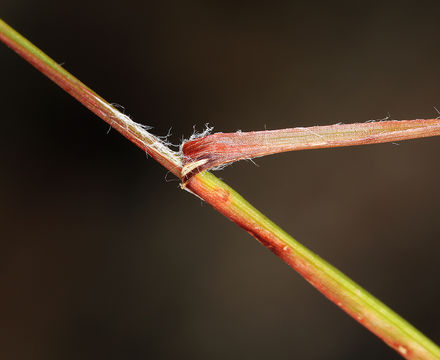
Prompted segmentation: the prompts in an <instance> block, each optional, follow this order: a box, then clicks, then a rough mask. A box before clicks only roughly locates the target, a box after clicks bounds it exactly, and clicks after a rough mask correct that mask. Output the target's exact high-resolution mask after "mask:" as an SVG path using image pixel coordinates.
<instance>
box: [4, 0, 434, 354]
mask: <svg viewBox="0 0 440 360" xmlns="http://www.w3.org/2000/svg"><path fill="white" fill-rule="evenodd" d="M439 10H440V5H439V4H438V2H437V5H435V6H434V7H433V6H430V5H429V3H426V4H422V3H421V2H407V1H401V2H400V3H399V4H398V5H396V4H393V5H387V4H385V3H379V2H378V3H373V2H369V3H368V4H364V5H360V4H359V3H356V2H346V3H335V2H324V3H320V2H312V1H307V2H305V1H304V2H295V1H278V2H255V1H243V2H235V1H195V0H187V1H130V0H127V1H107V0H106V1H104V0H99V1H68V2H59V1H53V0H48V1H35V0H2V1H1V4H0V16H1V17H2V18H3V19H4V20H5V21H6V22H8V23H9V24H10V25H12V26H13V27H15V28H16V29H17V30H18V31H20V32H21V33H23V34H24V35H25V36H27V37H28V38H29V39H30V40H31V41H33V42H34V43H35V44H36V45H37V46H39V47H41V48H42V49H43V50H44V51H46V52H47V53H48V54H49V55H50V56H52V57H53V58H54V59H56V61H58V62H59V63H62V64H63V66H64V67H65V68H66V69H67V70H69V71H71V72H72V73H73V74H74V75H76V76H77V77H79V78H80V79H81V80H82V81H83V82H85V83H86V84H87V85H89V86H90V87H91V88H92V89H94V90H95V91H96V92H98V93H99V94H100V95H102V96H103V97H104V98H105V99H107V100H109V101H110V102H114V103H117V104H120V105H122V106H124V107H125V112H126V114H128V115H130V116H132V117H133V119H134V120H136V121H138V122H141V123H143V124H147V125H150V126H153V127H154V129H153V130H152V131H153V133H155V134H157V135H165V134H167V133H168V130H169V129H170V128H172V131H171V132H172V136H171V137H170V141H171V142H174V143H176V144H177V143H179V142H180V141H181V138H182V136H184V137H188V136H190V135H191V133H192V131H193V125H195V126H196V129H198V130H202V129H203V128H204V124H205V123H209V124H211V125H212V126H214V127H215V130H216V131H221V132H229V131H236V130H238V129H241V130H243V131H249V130H262V129H265V128H266V129H278V128H285V127H295V126H312V125H325V124H334V123H339V122H342V123H350V122H364V121H367V120H371V119H383V118H386V117H390V118H392V119H413V118H432V117H437V116H438V114H437V113H436V111H435V109H434V106H435V105H438V106H440V95H439V78H440V66H439V58H440V43H439V41H438V40H439V36H440V22H439ZM0 79H1V86H0V99H1V100H0V101H1V129H2V130H1V140H0V166H1V170H0V219H1V220H0V221H1V228H0V238H1V240H0V253H1V259H2V260H1V262H0V293H1V297H0V319H1V326H0V356H1V358H2V359H5V360H9V359H20V360H21V359H23V360H24V359H60V358H61V359H72V360H73V359H94V360H95V359H176V358H179V359H274V360H282V359H398V358H399V356H398V355H397V354H395V353H394V351H393V350H391V349H389V348H388V347H386V346H385V345H384V344H383V343H382V342H381V341H380V340H378V339H377V338H376V337H375V336H374V335H372V334H370V333H369V332H368V331H366V330H365V329H364V328H363V327H361V326H360V325H358V324H357V323H356V322H354V321H353V320H352V319H351V318H349V317H348V316H347V315H345V313H343V312H341V311H340V309H338V308H337V307H336V306H335V305H333V304H332V303H330V302H329V301H328V300H326V299H325V298H324V297H323V296H322V295H321V294H319V293H318V292H317V291H316V290H315V289H314V288H313V287H312V286H310V285H309V284H308V283H307V282H306V281H304V280H303V279H302V278H301V277H300V276H298V274H296V273H295V272H294V271H293V270H291V269H290V268H289V267H288V266H286V265H285V264H284V263H282V262H281V261H280V260H279V259H278V258H277V257H276V256H274V255H273V254H272V253H270V252H269V251H267V250H266V249H265V248H264V247H263V246H261V245H260V244H258V243H257V242H256V241H255V240H254V239H253V238H251V237H250V236H249V235H248V234H247V233H245V232H243V231H242V230H241V229H239V228H238V227H237V226H235V225H234V224H233V223H231V222H229V221H228V220H227V219H225V218H223V217H222V216H220V215H219V214H217V213H216V212H215V211H214V210H212V209H211V208H210V207H209V206H208V205H206V204H203V203H202V202H201V201H200V200H199V199H197V198H195V197H193V196H191V195H190V194H189V193H186V192H184V191H181V190H180V189H179V187H178V182H177V181H174V180H175V179H173V177H172V175H170V174H168V175H166V171H165V170H164V169H163V168H161V167H160V166H159V165H158V164H157V163H155V162H154V161H153V160H151V159H147V158H146V156H145V154H144V153H143V152H142V151H140V150H139V149H138V148H136V147H135V146H133V145H132V144H130V143H129V142H128V141H127V140H125V139H124V138H123V137H122V136H120V135H119V134H118V133H116V132H115V131H110V132H109V133H108V125H106V124H105V123H104V122H103V121H102V120H100V119H99V118H97V117H96V116H94V115H93V114H92V113H90V112H89V111H88V110H86V109H85V108H84V107H83V106H82V105H80V104H79V103H77V102H76V101H75V100H74V99H72V98H71V97H70V96H68V95H67V94H66V93H64V92H63V91H62V90H61V89H59V88H58V87H57V86H55V85H54V84H53V83H52V82H50V81H49V80H48V79H46V78H45V77H44V76H42V75H41V74H40V73H38V72H37V71H36V70H35V69H33V68H32V67H31V66H30V65H28V64H27V63H25V62H24V61H23V60H22V59H20V58H19V57H18V56H17V55H16V54H14V53H13V52H12V51H11V50H9V49H8V48H6V47H5V46H4V45H3V44H1V46H0ZM439 153H440V138H432V139H422V140H414V141H408V142H402V143H400V144H398V145H395V144H383V145H373V146H365V147H356V148H343V149H332V150H314V151H304V152H295V153H287V154H281V155H275V156H270V157H267V158H262V159H257V161H256V162H257V164H258V165H259V166H258V167H256V166H254V165H253V164H251V163H249V162H242V163H238V164H234V165H233V166H230V167H228V168H226V169H225V170H223V172H219V173H218V176H220V177H222V178H223V179H225V180H226V181H227V182H228V183H229V184H230V185H231V186H233V187H234V188H236V189H237V190H238V191H239V192H240V193H242V194H243V195H244V196H245V197H246V198H247V199H249V200H250V201H251V203H253V204H254V205H256V206H257V207H258V208H259V209H261V210H262V211H263V212H264V213H265V214H267V215H268V216H269V217H270V218H272V219H273V220H274V221H275V222H277V223H278V224H279V225H280V226H281V227H283V228H284V229H285V230H287V231H288V232H289V233H291V234H292V235H293V236H294V237H296V238H297V239H298V240H299V241H301V242H302V243H304V244H305V245H306V246H308V247H310V248H311V249H312V250H314V251H315V252H317V253H318V254H319V255H321V256H322V257H323V258H325V259H327V260H328V261H330V262H331V263H332V264H334V265H335V266H336V267H338V268H339V269H341V270H342V271H344V272H345V273H347V274H348V275H349V276H350V277H352V278H353V279H354V280H355V281H357V282H359V283H360V284H361V285H363V286H364V287H366V288H367V289H368V290H369V291H371V292H372V293H373V294H375V295H376V296H377V297H379V298H380V299H381V300H383V301H384V302H385V303H386V304H388V305H389V306H390V307H391V308H393V309H394V310H396V311H397V312H398V313H400V314H401V315H402V316H403V317H405V318H406V319H407V320H409V321H410V322H411V323H413V324H414V325H415V326H416V327H418V328H420V330H421V331H422V332H424V333H425V334H427V335H428V336H429V337H430V338H432V339H433V340H434V341H436V342H439V341H440V311H439V307H438V304H439V303H440V290H439V289H440V286H439V273H440V270H439V262H440V255H439V252H440V242H439V236H440V224H439V221H438V215H439V207H440V205H439V204H440V187H439V183H440V165H439V162H438V158H439V157H438V156H439Z"/></svg>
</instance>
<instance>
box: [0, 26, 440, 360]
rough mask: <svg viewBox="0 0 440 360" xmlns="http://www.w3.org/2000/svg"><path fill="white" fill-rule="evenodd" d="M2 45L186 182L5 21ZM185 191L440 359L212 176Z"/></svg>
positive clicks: (159, 147) (415, 348)
mask: <svg viewBox="0 0 440 360" xmlns="http://www.w3.org/2000/svg"><path fill="white" fill-rule="evenodd" d="M0 40H2V41H3V42H4V43H6V44H7V45H8V46H9V47H11V48H12V49H13V50H14V51H16V52H17V53H18V54H19V55H20V56H22V57H23V58H25V59H26V60H27V61H29V62H30V63H31V64H32V65H33V66H35V67H36V68H37V69H38V70H40V71H41V72H42V73H44V74H45V75H46V76H48V77H49V78H50V79H52V80H53V81H54V82H55V83H57V84H58V85H59V86H60V87H61V88H63V89H64V90H66V91H67V92H68V93H69V94H71V95H72V96H73V97H75V98H76V99H77V100H78V101H80V102H81V103H82V104H84V105H85V106H86V107H87V108H89V109H90V110H91V111H93V112H94V113H95V114H96V115H98V116H99V117H100V118H102V119H103V120H104V121H106V122H107V123H109V124H110V125H111V126H112V127H114V128H115V129H116V130H117V131H119V132H120V133H121V134H122V135H123V136H125V137H126V138H127V139H129V140H130V141H132V142H133V143H134V144H136V145H137V146H139V147H140V148H141V149H143V150H145V151H147V153H148V154H150V155H151V156H152V157H153V158H154V159H156V160H157V161H159V162H160V163H161V164H162V165H163V166H164V167H165V168H167V169H168V170H170V171H171V172H173V173H174V174H175V175H176V176H178V177H181V170H182V162H181V159H180V157H179V155H178V154H176V153H175V152H173V151H171V150H169V149H168V148H167V147H166V146H165V145H164V144H163V142H162V141H161V140H160V139H159V138H157V137H155V136H154V135H152V134H150V133H149V132H147V131H146V130H145V128H143V127H142V126H140V125H139V124H136V123H134V122H133V121H132V120H130V119H129V118H128V117H127V116H125V115H123V114H121V113H120V112H119V111H118V110H117V109H115V108H113V107H112V106H111V105H110V104H109V103H108V102H106V101H105V100H104V99H102V98H101V97H100V96H98V95H97V94H95V93H94V92H93V91H92V90H90V89H89V88H88V87H86V86H85V85H84V84H83V83H81V82H80V81H79V80H78V79H76V78H75V77H73V76H72V75H71V74H69V73H68V72H67V71H66V70H64V69H63V68H62V67H61V66H59V65H58V64H57V63H56V62H55V61H53V60H52V59H51V58H49V57H48V56H47V55H45V54H44V53H43V52H42V51H41V50H39V49H38V48H36V47H35V46H34V45H32V44H31V43H30V42H29V41H28V40H26V39H25V38H23V37H22V36H21V35H20V34H18V33H17V32H16V31H15V30H13V29H12V28H11V27H9V26H8V25H7V24H6V23H5V22H3V21H2V20H1V19H0ZM185 188H186V189H187V190H189V191H190V192H192V193H194V194H196V195H197V196H199V197H200V198H202V199H203V200H205V201H206V202H207V203H209V204H211V205H212V206H213V207H214V208H215V209H217V210H218V211H219V212H220V213H222V214H223V215H225V216H226V217H228V218H229V219H230V220H232V221H233V222H235V223H236V224H238V225H239V226H240V227H242V228H243V229H245V230H246V231H247V232H248V233H250V234H251V235H252V236H253V237H255V238H256V239H257V240H258V241H259V242H261V243H262V244H263V245H264V246H266V247H267V248H269V249H270V250H271V251H272V252H274V253H275V254H276V255H278V256H279V257H280V258H281V259H283V260H284V261H285V262H286V263H287V264H288V265H290V266H291V267H292V268H293V269H295V270H296V271H297V272H298V273H300V274H301V275H302V276H303V277H304V278H305V279H306V280H307V281H309V282H310V283H311V284H312V285H313V286H314V287H316V288H317V289H318V290H319V291H320V292H322V293H323V294H324V295H325V296H326V297H327V298H329V299H330V300H331V301H333V302H334V303H335V304H336V305H338V306H339V307H340V308H341V309H342V310H344V311H345V312H347V313H348V314H349V315H350V316H352V317H353V318H354V319H355V320H357V321H358V322H360V323H361V324H362V325H364V326H365V327H366V328H368V329H369V330H370V331H372V332H373V333H375V334H376V335H377V336H378V337H380V338H381V339H382V340H383V341H384V342H386V343H387V344H388V345H390V346H391V347H392V348H394V349H395V350H396V351H398V352H399V353H400V354H401V355H402V356H403V357H405V358H407V359H440V349H439V348H438V347H437V346H436V345H435V344H434V343H433V342H431V341H430V340H429V339H428V338H427V337H425V336H424V335H423V334H422V333H420V332H419V331H418V330H417V329H415V328H414V327H413V326H411V325H410V324H409V323H408V322H406V321H405V320H404V319H402V318H401V317H400V316H399V315H397V314H396V313H394V312H393V311H392V310H391V309H389V308H388V307H387V306H385V305H384V304H383V303H381V302H380V301H379V300H377V299H375V298H374V297H373V296H372V295H370V294H369V293H368V292H367V291H365V290H364V289H362V288H361V287H360V286H359V285H357V284H356V283H354V282H353V281H352V280H350V279H349V278H347V277H346V276H345V275H344V274H342V273H341V272H340V271H338V270H337V269H335V268H334V267H333V266H331V265H330V264H328V263H327V262H326V261H324V260H323V259H321V258H320V257H319V256H317V255H316V254H314V253H313V252H311V251H310V250H308V249H307V248H305V247H304V246H303V245H301V244H300V243H299V242H297V241H296V240H295V239H293V238H292V237H291V236H290V235H288V234H287V233H286V232H284V231H283V230H281V229H280V228H279V227H278V226H277V225H275V224H274V223H273V222H272V221H270V220H269V219H268V218H266V217H265V216H264V215H263V214H261V213H260V212H259V211H258V210H257V209H255V208H254V207H253V206H252V205H250V204H249V203H248V202H247V201H246V200H245V199H244V198H242V197H241V196H240V195H239V194H238V193H237V192H235V191H234V190H233V189H232V188H230V187H229V186H228V185H226V184H225V183H223V182H222V181H220V180H219V179H217V178H216V177H215V176H214V175H212V174H211V173H209V172H206V171H204V172H201V173H199V174H197V175H195V176H193V177H191V178H190V179H189V180H188V181H187V182H186V184H185Z"/></svg>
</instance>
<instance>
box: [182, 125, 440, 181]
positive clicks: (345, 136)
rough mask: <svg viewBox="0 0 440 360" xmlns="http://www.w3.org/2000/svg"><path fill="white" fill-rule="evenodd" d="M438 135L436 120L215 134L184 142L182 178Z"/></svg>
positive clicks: (186, 178)
mask: <svg viewBox="0 0 440 360" xmlns="http://www.w3.org/2000/svg"><path fill="white" fill-rule="evenodd" d="M436 135H440V119H422V120H401V121H397V120H390V121H378V122H366V123H360V124H338V125H329V126H313V127H297V128H293V129H282V130H269V131H253V132H236V133H216V134H212V135H208V136H204V137H200V138H196V139H194V140H190V141H187V142H186V143H185V144H184V145H183V148H182V152H183V155H184V160H183V161H184V166H183V169H182V179H183V180H184V181H187V180H188V179H189V178H191V177H192V176H193V175H195V174H197V173H198V172H200V171H203V170H208V169H212V168H215V167H219V166H222V165H225V164H229V163H232V162H234V161H238V160H243V159H251V158H255V157H261V156H265V155H270V154H276V153H280V152H286V151H293V150H305V149H319V148H330V147H340V146H352V145H366V144H376V143H384V142H391V141H401V140H409V139H414V138H421V137H429V136H436Z"/></svg>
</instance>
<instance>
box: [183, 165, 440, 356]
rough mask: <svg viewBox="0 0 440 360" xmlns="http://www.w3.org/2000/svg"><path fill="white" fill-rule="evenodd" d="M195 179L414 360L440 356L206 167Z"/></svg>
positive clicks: (194, 184)
mask: <svg viewBox="0 0 440 360" xmlns="http://www.w3.org/2000/svg"><path fill="white" fill-rule="evenodd" d="M193 179H194V180H193ZM193 179H191V180H190V181H189V182H188V186H189V187H190V188H191V191H194V192H195V193H197V194H198V195H199V196H201V197H203V198H204V199H205V200H206V201H207V202H209V203H210V204H211V205H213V206H214V207H215V208H216V209H217V210H218V211H220V212H221V213H223V214H225V215H226V216H228V217H229V218H230V219H231V220H232V221H234V222H236V223H237V224H238V225H240V226H241V227H242V228H244V229H245V230H246V231H248V232H249V233H250V234H251V235H253V236H254V237H255V238H256V239H257V240H258V241H260V242H261V243H262V244H263V245H265V246H266V247H268V248H269V249H270V250H271V251H273V252H274V253H275V254H276V255H278V256H279V257H281V258H282V259H283V260H284V261H285V262H286V263H287V264H289V265H290V266H291V267H292V268H294V269H295V270H296V271H297V272H298V273H300V274H301V275H302V276H303V277H304V278H305V279H306V280H307V281H309V282H310V283H311V284H312V285H313V286H315V287H316V288H317V289H318V290H319V291H321V292H322V293H323V294H324V295H325V296H326V297H327V298H329V299H330V300H331V301H333V302H334V303H335V304H336V305H338V306H339V307H340V308H341V309H343V310H344V311H346V312H347V313H348V314H349V315H350V316H352V317H353V318H354V319H356V320H357V321H358V322H360V323H361V324H362V325H364V326H365V327H366V328H368V329H369V330H370V331H372V332H373V333H375V334H376V335H377V336H379V337H380V338H381V339H382V340H383V341H385V342H386V343H387V344H388V345H390V346H391V347H393V348H394V349H395V350H397V351H398V352H399V353H400V354H401V355H402V356H404V357H406V358H408V359H440V349H439V348H438V347H437V346H436V345H435V344H434V343H433V342H432V341H430V340H429V339H428V338H427V337H425V336H424V335H423V334H422V333H420V332H419V331H418V330H417V329H416V328H414V327H413V326H412V325H411V324H409V323H408V322H407V321H406V320H404V319H403V318H402V317H400V316H399V315H397V314H396V313H395V312H394V311H392V310H391V309H390V308H388V307H387V306H386V305H385V304H383V303H382V302H380V301H379V300H378V299H376V298H375V297H374V296H372V295H371V294H370V293H368V292H367V291H366V290H364V289H363V288H362V287H360V286H359V285H357V284H356V283H355V282H354V281H352V280H351V279H349V278H348V277H347V276H345V275H344V274H343V273H342V272H340V271H339V270H337V269H336V268H335V267H333V266H332V265H330V264H329V263H327V262H326V261H325V260H323V259H322V258H321V257H319V256H318V255H316V254H315V253H313V252H312V251H310V250H309V249H307V248H306V247H305V246H303V245H302V244H300V243H299V242H298V241H296V240H295V239H294V238H293V237H291V236H290V235H289V234H287V233H286V232H285V231H284V230H282V229H281V228H280V227H279V226H277V225H276V224H275V223H273V222H272V221H271V220H269V219H268V218H267V217H266V216H264V215H263V214H262V213H261V212H259V211H258V210H257V209H255V208H254V207H253V206H252V205H251V204H249V202H247V201H246V200H245V199H244V198H243V197H242V196H240V195H239V194H238V193H237V192H236V191H234V190H233V189H232V188H230V187H229V186H228V185H226V184H225V183H223V182H222V181H221V180H219V179H218V178H216V177H215V176H214V175H212V174H211V173H209V172H206V171H205V172H202V173H199V174H198V175H196V176H194V178H193ZM203 195H205V196H206V197H205V196H203ZM212 197H213V198H212Z"/></svg>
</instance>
